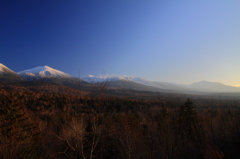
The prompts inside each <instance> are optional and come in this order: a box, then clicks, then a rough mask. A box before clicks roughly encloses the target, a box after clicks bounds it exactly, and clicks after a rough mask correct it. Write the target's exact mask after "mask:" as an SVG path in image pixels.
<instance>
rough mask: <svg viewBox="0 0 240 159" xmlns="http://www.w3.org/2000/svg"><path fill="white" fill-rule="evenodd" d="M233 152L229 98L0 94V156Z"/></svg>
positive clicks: (238, 118)
mask: <svg viewBox="0 0 240 159" xmlns="http://www.w3.org/2000/svg"><path fill="white" fill-rule="evenodd" d="M201 101H202V102H201ZM239 149H240V109H239V108H238V105H237V102H236V101H234V102H233V101H231V100H228V101H224V100H222V101H220V100H216V101H214V100H203V99H202V100H197V99H174V98H169V99H157V98H156V100H137V99H126V98H116V97H106V96H103V95H101V96H98V97H93V96H89V97H83V96H71V95H61V94H49V93H32V92H31V93H27V92H24V93H21V92H14V91H5V90H2V91H1V93H0V158H1V159H10V158H11V159H15V158H23V159H25V158H31V159H32V158H42V159H45V158H53V159H54V158H56V159H58V158H69V159H73V158H74V159H77V158H79V159H81V158H82V159H93V158H98V159H101V158H102V159H107V158H109V159H110V158H111V159H112V158H114V159H115V158H116V159H126V158H128V159H146V158H149V159H160V158H162V159H182V158H184V159H188V158H189V159H198V158H199V159H202V158H204V159H221V158H222V159H223V158H239V156H240V153H239Z"/></svg>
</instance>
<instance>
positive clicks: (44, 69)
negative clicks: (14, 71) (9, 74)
mask: <svg viewBox="0 0 240 159" xmlns="http://www.w3.org/2000/svg"><path fill="white" fill-rule="evenodd" d="M18 74H19V75H21V76H23V77H24V76H30V77H38V78H54V77H64V78H70V77H71V76H70V75H69V74H67V73H64V72H62V71H59V70H56V69H53V68H51V67H49V66H46V65H45V66H38V67H35V68H32V69H28V70H25V71H21V72H18Z"/></svg>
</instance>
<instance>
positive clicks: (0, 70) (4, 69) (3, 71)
mask: <svg viewBox="0 0 240 159" xmlns="http://www.w3.org/2000/svg"><path fill="white" fill-rule="evenodd" d="M0 74H1V75H4V74H15V75H16V74H17V73H16V72H14V71H13V70H11V69H10V68H8V67H7V66H5V65H3V64H1V63H0Z"/></svg>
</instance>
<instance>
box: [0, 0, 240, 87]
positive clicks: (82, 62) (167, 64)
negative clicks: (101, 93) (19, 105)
mask: <svg viewBox="0 0 240 159" xmlns="http://www.w3.org/2000/svg"><path fill="white" fill-rule="evenodd" d="M239 8H240V1H237V0H231V1H225V0H211V1H207V0H199V1H190V0H181V1H177V0H175V1H174V0H161V1H159V0H130V1H129V0H69V1H66V0H34V1H32V0H26V1H18V0H16V1H11V0H2V1H0V21H1V25H0V63H3V64H4V65H6V66H8V67H9V68H11V69H12V70H14V71H16V72H18V71H22V70H25V69H30V68H33V67H37V66H42V65H48V66H50V67H53V68H55V69H58V70H61V71H63V72H66V73H68V74H71V75H74V76H78V71H79V70H80V74H81V77H84V76H86V75H88V74H92V75H101V73H102V69H104V70H105V74H117V75H127V76H136V77H142V78H145V79H147V80H151V81H163V82H174V83H181V84H190V83H193V82H198V81H201V80H208V81H213V82H221V83H224V84H227V85H237V84H240V71H239V69H240V9H239Z"/></svg>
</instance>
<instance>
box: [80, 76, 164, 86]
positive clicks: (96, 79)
mask: <svg viewBox="0 0 240 159" xmlns="http://www.w3.org/2000/svg"><path fill="white" fill-rule="evenodd" d="M83 80H85V81H87V82H90V83H98V82H105V81H116V80H120V81H130V82H135V83H139V84H143V85H147V86H153V87H161V86H159V85H157V84H155V83H153V82H151V81H148V80H145V79H143V78H139V77H134V76H119V75H115V74H113V75H104V76H103V75H100V76H93V75H88V76H87V77H85V78H83Z"/></svg>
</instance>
